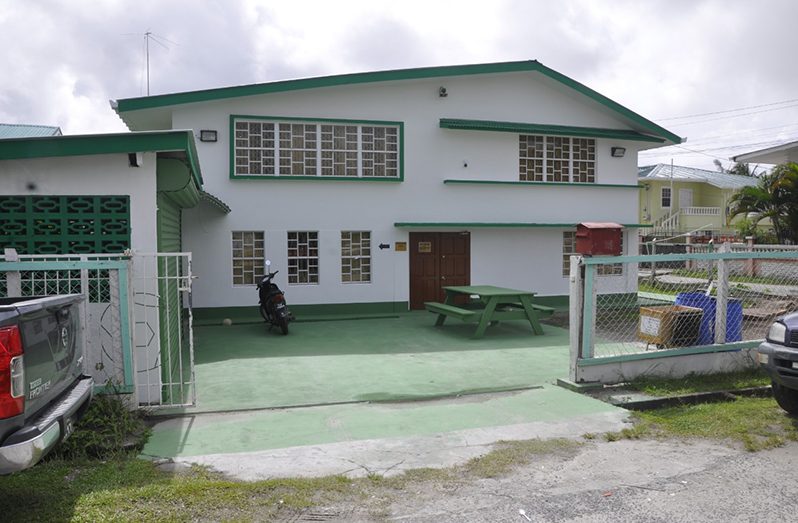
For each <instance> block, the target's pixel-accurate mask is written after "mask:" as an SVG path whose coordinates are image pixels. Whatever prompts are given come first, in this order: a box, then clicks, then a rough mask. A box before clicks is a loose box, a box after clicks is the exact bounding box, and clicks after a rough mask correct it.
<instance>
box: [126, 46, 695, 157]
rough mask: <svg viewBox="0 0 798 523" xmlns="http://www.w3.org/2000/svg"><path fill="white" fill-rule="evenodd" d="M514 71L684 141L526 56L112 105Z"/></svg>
mask: <svg viewBox="0 0 798 523" xmlns="http://www.w3.org/2000/svg"><path fill="white" fill-rule="evenodd" d="M513 72H539V73H541V74H543V75H544V76H546V77H548V78H550V79H552V80H554V81H556V82H558V83H560V84H563V85H565V86H567V87H569V88H571V89H573V90H575V91H577V92H578V93H580V94H582V95H585V96H587V97H588V98H590V99H591V100H593V101H595V102H597V103H599V104H601V105H603V106H605V107H607V108H608V109H611V110H612V111H614V112H616V113H619V114H620V115H621V116H623V117H625V118H627V119H629V120H631V121H633V122H635V123H636V124H637V125H639V126H641V127H642V128H644V129H646V130H648V131H650V132H651V133H652V134H654V135H656V136H660V137H662V138H664V139H665V140H669V141H672V142H674V143H681V142H682V139H681V138H680V137H679V136H677V135H675V134H673V133H671V132H670V131H668V130H667V129H665V128H663V127H660V126H659V125H657V124H655V123H654V122H652V121H650V120H647V119H646V118H643V117H642V116H640V115H639V114H637V113H635V112H634V111H631V110H629V109H627V108H626V107H624V106H622V105H620V104H619V103H617V102H614V101H612V100H610V99H609V98H607V97H606V96H604V95H602V94H600V93H598V92H596V91H594V90H593V89H590V88H589V87H587V86H585V85H583V84H581V83H579V82H577V81H575V80H572V79H571V78H568V77H567V76H565V75H563V74H561V73H558V72H557V71H555V70H553V69H549V68H548V67H546V66H544V65H543V64H541V63H540V62H538V61H537V60H522V61H517V62H497V63H488V64H470V65H448V66H439V67H419V68H414V69H394V70H388V71H374V72H367V73H352V74H342V75H333V76H321V77H316V78H303V79H299V80H283V81H277V82H268V83H259V84H249V85H239V86H233V87H221V88H216V89H204V90H201V91H187V92H182V93H172V94H161V95H154V96H144V97H138V98H123V99H120V100H117V101H112V102H111V106H112V107H113V108H114V110H115V111H116V112H117V114H119V115H120V116H121V115H122V113H125V112H130V111H138V110H142V109H154V108H159V107H168V106H173V105H182V104H189V103H198V102H209V101H214V100H223V99H226V98H238V97H242V96H255V95H261V94H269V93H281V92H286V91H296V90H302V89H316V88H320V87H336V86H342V85H355V84H364V83H374V82H391V81H396V80H416V79H423V78H437V77H445V76H467V75H477V74H496V73H513Z"/></svg>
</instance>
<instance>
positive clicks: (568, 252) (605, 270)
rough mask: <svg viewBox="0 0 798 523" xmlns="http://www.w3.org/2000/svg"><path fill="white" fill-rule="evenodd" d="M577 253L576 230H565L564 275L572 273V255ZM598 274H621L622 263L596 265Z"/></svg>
mask: <svg viewBox="0 0 798 523" xmlns="http://www.w3.org/2000/svg"><path fill="white" fill-rule="evenodd" d="M623 252H624V245H623V234H621V254H623ZM574 254H576V231H565V232H563V233H562V275H563V277H566V278H567V277H568V276H570V274H571V256H573V255H574ZM596 274H597V275H599V276H620V275H621V274H623V264H622V263H608V264H605V265H597V266H596Z"/></svg>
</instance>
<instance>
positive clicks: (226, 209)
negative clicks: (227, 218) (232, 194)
mask: <svg viewBox="0 0 798 523" xmlns="http://www.w3.org/2000/svg"><path fill="white" fill-rule="evenodd" d="M199 197H200V200H203V201H206V202H208V203H209V204H210V205H212V206H213V207H214V208H216V209H218V210H220V211H222V212H223V213H224V214H230V212H231V211H232V209H231V208H230V206H229V205H227V204H226V203H224V202H223V201H222V200H221V198H219V197H217V196H214V195H212V194H211V193H209V192H207V191H200V193H199Z"/></svg>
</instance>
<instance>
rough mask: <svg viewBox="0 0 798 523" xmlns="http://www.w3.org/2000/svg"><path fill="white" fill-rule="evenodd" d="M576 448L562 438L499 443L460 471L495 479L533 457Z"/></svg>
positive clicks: (576, 445) (470, 461) (576, 443)
mask: <svg viewBox="0 0 798 523" xmlns="http://www.w3.org/2000/svg"><path fill="white" fill-rule="evenodd" d="M578 447H579V443H578V442H576V441H572V440H568V439H563V438H557V439H546V440H541V439H533V440H525V441H500V442H498V443H497V448H495V449H494V450H493V451H491V452H489V453H488V454H485V455H484V456H479V457H477V458H473V459H471V460H469V461H468V462H467V463H466V464H465V465H463V466H462V470H463V472H467V473H469V474H471V475H473V476H476V477H480V478H495V477H498V476H501V475H504V474H506V473H507V472H509V471H510V470H512V469H513V468H515V467H518V466H521V465H526V464H528V463H529V462H530V461H531V460H532V458H533V457H535V456H539V455H541V454H551V453H554V452H569V451H573V450H575V449H577V448H578Z"/></svg>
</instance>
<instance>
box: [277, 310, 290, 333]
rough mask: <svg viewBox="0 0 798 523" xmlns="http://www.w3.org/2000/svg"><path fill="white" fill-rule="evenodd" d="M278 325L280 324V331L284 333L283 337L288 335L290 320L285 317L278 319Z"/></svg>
mask: <svg viewBox="0 0 798 523" xmlns="http://www.w3.org/2000/svg"><path fill="white" fill-rule="evenodd" d="M278 316H279V314H278ZM277 323H279V324H280V330H281V331H282V333H283V335H286V334H288V318H286V317H285V316H280V317H279V318H277Z"/></svg>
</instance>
